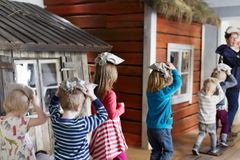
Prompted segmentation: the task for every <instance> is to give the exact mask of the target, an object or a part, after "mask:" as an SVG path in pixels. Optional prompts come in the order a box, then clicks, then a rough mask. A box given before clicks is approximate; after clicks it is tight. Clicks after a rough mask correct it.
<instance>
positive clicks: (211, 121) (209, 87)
mask: <svg viewBox="0 0 240 160" xmlns="http://www.w3.org/2000/svg"><path fill="white" fill-rule="evenodd" d="M214 93H217V94H214ZM198 96H199V135H198V137H197V140H196V142H195V144H194V146H193V149H192V153H193V154H194V155H199V149H200V145H201V143H202V141H203V139H204V137H205V135H206V133H208V134H209V135H210V137H211V152H212V153H216V152H217V149H216V146H217V136H216V104H218V103H219V102H220V101H221V100H222V99H223V98H224V96H225V95H224V92H223V91H222V88H221V86H220V84H219V83H218V80H217V79H216V78H208V79H206V80H205V81H204V84H203V89H202V90H201V91H200V92H199V94H198Z"/></svg>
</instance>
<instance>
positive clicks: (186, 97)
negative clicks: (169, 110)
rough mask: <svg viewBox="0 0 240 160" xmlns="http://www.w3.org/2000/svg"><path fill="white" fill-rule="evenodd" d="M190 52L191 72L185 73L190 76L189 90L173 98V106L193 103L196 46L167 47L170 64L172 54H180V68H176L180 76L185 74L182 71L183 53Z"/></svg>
mask: <svg viewBox="0 0 240 160" xmlns="http://www.w3.org/2000/svg"><path fill="white" fill-rule="evenodd" d="M186 50H187V51H189V54H190V60H189V61H190V62H189V63H190V64H189V72H185V74H187V73H188V74H189V75H188V81H187V90H186V93H184V94H178V95H173V96H172V104H179V103H183V102H189V103H192V92H193V71H194V68H193V62H194V46H193V45H188V44H177V43H168V46H167V60H168V61H169V62H170V60H171V53H172V52H178V57H180V58H178V68H176V69H177V70H178V71H179V73H180V75H182V74H183V73H184V72H182V71H180V70H181V67H182V53H183V52H184V51H186ZM180 91H181V89H179V90H178V91H177V93H180Z"/></svg>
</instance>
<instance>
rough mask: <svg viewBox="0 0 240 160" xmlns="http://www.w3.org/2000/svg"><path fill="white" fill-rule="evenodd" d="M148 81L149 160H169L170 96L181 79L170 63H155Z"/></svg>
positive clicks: (171, 120) (171, 149)
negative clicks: (150, 149) (150, 148)
mask: <svg viewBox="0 0 240 160" xmlns="http://www.w3.org/2000/svg"><path fill="white" fill-rule="evenodd" d="M150 68H151V69H153V71H152V72H151V74H150V76H149V79H148V88H147V100H148V113H147V128H148V131H147V134H148V140H149V143H150V144H151V146H152V153H151V160H159V159H164V160H165V159H166V160H169V159H171V157H172V154H173V144H172V134H171V129H172V123H173V119H172V108H171V96H172V95H173V94H174V93H175V92H176V91H177V90H178V89H179V88H180V86H181V84H182V79H181V76H180V75H179V73H178V72H177V70H176V69H175V67H174V65H173V64H172V63H167V64H165V63H155V64H153V65H151V66H150Z"/></svg>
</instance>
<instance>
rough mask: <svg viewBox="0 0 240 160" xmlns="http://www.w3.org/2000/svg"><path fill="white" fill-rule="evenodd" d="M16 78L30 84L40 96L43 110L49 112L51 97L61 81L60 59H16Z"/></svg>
mask: <svg viewBox="0 0 240 160" xmlns="http://www.w3.org/2000/svg"><path fill="white" fill-rule="evenodd" d="M14 63H15V64H16V69H15V80H16V82H17V83H22V84H25V85H28V86H30V87H31V88H32V89H33V90H34V91H35V93H36V95H37V96H38V98H39V99H40V101H41V105H42V106H43V110H44V111H45V112H48V106H49V104H50V100H51V97H52V96H53V95H54V94H55V92H56V90H57V87H58V84H59V83H60V82H61V76H60V68H59V61H58V60H55V59H51V60H15V61H14Z"/></svg>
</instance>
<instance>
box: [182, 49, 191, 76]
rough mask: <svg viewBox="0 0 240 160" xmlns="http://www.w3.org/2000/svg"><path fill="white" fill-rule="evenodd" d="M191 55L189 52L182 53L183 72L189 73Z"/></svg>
mask: <svg viewBox="0 0 240 160" xmlns="http://www.w3.org/2000/svg"><path fill="white" fill-rule="evenodd" d="M189 66H190V53H189V52H188V51H185V52H182V69H181V71H182V72H189Z"/></svg>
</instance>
